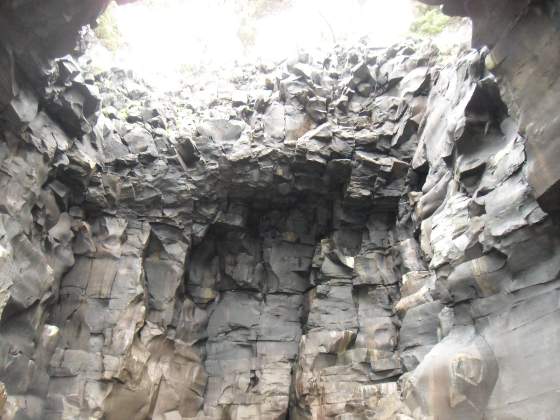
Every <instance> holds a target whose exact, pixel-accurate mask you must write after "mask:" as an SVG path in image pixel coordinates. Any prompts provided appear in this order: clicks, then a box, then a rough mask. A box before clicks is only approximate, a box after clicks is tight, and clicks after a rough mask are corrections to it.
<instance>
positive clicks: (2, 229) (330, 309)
mask: <svg viewBox="0 0 560 420" xmlns="http://www.w3.org/2000/svg"><path fill="white" fill-rule="evenodd" d="M70 3H71V2H70ZM14 4H15V3H11V6H9V7H15V6H14ZM91 4H92V5H95V7H98V8H99V7H101V5H100V4H97V5H96V4H95V2H92V3H91ZM451 4H452V3H450V5H451ZM453 4H455V3H453ZM456 4H459V3H456ZM88 5H89V3H88ZM471 6H472V4H471ZM2 7H8V6H7V5H6V6H2ZM22 7H23V6H22ZM29 7H31V6H29ZM75 7H76V14H73V13H69V14H68V19H67V21H66V22H73V19H74V18H72V16H75V19H77V20H76V25H78V23H77V22H80V24H81V23H83V19H85V17H84V16H89V14H87V13H86V14H83V13H85V10H86V9H84V8H79V7H78V5H77V4H76V5H75ZM448 7H451V6H448ZM39 10H40V9H38V10H37V13H39ZM70 10H72V9H70ZM78 10H80V11H79V13H78ZM92 10H95V9H92ZM447 10H452V9H447ZM456 10H458V9H456ZM10 13H16V12H15V11H14V10H11V11H10ZM88 13H89V12H88ZM92 13H93V15H92V16H94V15H95V13H94V12H93V11H92ZM31 16H34V15H33V14H31V15H28V17H27V18H29V19H30V18H31ZM27 18H26V19H27ZM21 19H23V18H21ZM48 21H49V22H50V19H48ZM53 25H54V26H53V28H58V29H57V30H62V29H61V28H66V30H68V28H72V26H68V27H65V26H57V25H56V24H53ZM49 33H50V31H45V32H44V34H46V35H44V36H45V37H46V38H45V39H51V38H50V36H51V35H49ZM52 33H53V34H54V33H57V31H56V30H54V29H53V32H52ZM41 36H43V35H41ZM53 36H54V35H53ZM7 39H8V41H6V42H5V48H4V50H5V51H6V53H5V54H4V55H2V54H3V53H0V58H1V59H0V66H2V68H3V69H5V71H3V72H1V73H0V74H2V75H3V76H1V77H2V78H1V79H0V82H1V83H0V87H1V89H0V97H1V98H2V100H4V99H5V101H4V102H2V103H3V104H5V106H4V107H3V108H2V111H1V114H0V120H1V123H0V136H1V139H0V140H1V141H0V156H1V160H0V162H1V163H0V193H1V196H2V197H3V198H2V200H1V201H0V203H1V204H2V205H1V206H0V381H1V382H0V413H1V416H2V419H4V418H6V419H43V418H45V419H53V420H54V419H76V418H80V419H81V418H88V419H89V418H99V419H101V418H104V419H126V418H130V419H145V418H153V419H165V420H170V419H192V418H196V419H284V418H290V419H338V420H348V419H365V418H373V419H377V420H389V419H401V420H405V419H428V418H436V419H461V420H462V419H473V420H474V419H480V420H482V419H489V418H492V419H506V418H507V419H510V418H511V419H513V418H515V419H533V418H535V413H539V414H538V416H540V417H539V418H555V416H556V412H557V409H558V398H557V394H558V391H559V388H560V382H559V381H558V380H557V378H558V376H559V374H560V372H559V369H560V368H559V366H560V360H559V357H560V356H559V354H560V353H559V352H558V348H559V347H560V344H559V343H558V339H557V337H559V336H560V332H559V331H558V328H559V327H558V325H560V322H559V319H558V313H559V302H560V300H559V296H558V291H559V283H558V275H559V273H560V252H559V251H560V249H559V247H560V236H559V232H558V229H557V227H556V226H555V224H554V223H553V221H552V220H551V218H550V216H549V215H547V213H545V212H544V211H543V210H542V209H541V207H540V206H539V204H538V202H537V200H536V198H535V192H534V190H533V188H532V184H531V179H532V178H531V168H532V166H531V160H530V159H527V156H526V147H527V142H526V140H525V137H524V136H523V135H522V134H520V132H519V128H518V127H519V124H518V123H516V116H517V114H516V113H515V111H514V110H512V109H511V102H510V101H509V100H508V99H507V97H504V99H502V96H501V93H500V87H499V85H498V84H497V80H496V79H495V77H494V76H493V75H492V74H491V73H489V71H488V68H487V66H488V65H490V64H491V62H492V58H488V56H487V55H486V54H487V52H486V51H485V50H481V51H472V52H470V53H468V54H465V55H464V56H462V57H460V58H458V60H457V62H456V63H455V64H454V65H450V66H447V67H445V68H440V67H439V66H438V65H437V64H436V61H435V59H436V56H437V53H436V52H435V51H433V50H432V49H430V48H428V47H426V46H423V45H420V44H414V43H410V44H406V45H401V46H395V47H393V48H390V49H387V50H376V49H369V48H367V46H364V45H361V46H359V47H356V48H354V49H349V50H343V49H340V50H337V51H334V52H333V53H332V54H330V56H329V57H323V58H322V59H321V60H316V59H313V58H311V57H310V56H308V55H302V56H300V57H298V58H297V59H294V60H291V61H288V62H286V64H285V66H282V67H280V68H276V69H268V70H262V69H261V70H257V69H254V68H245V69H243V71H242V77H240V78H237V79H236V80H235V81H234V82H230V83H227V84H226V85H225V88H220V89H213V90H212V93H211V94H208V93H206V94H202V95H197V94H196V92H197V89H196V88H193V89H191V90H190V91H188V92H186V93H185V92H178V93H175V94H173V95H169V96H166V97H157V96H156V95H155V94H154V93H153V92H151V90H150V89H149V88H148V87H146V86H144V85H143V84H142V83H141V82H139V81H138V80H135V79H134V77H133V76H132V75H131V74H127V73H126V72H124V71H120V70H118V69H113V70H111V71H110V72H106V73H99V74H95V75H93V74H90V73H89V72H88V70H87V69H85V71H82V70H81V69H80V66H79V65H78V64H77V63H76V62H75V61H74V60H73V59H71V58H69V57H65V58H62V59H58V60H56V62H54V63H53V66H54V67H53V72H52V77H48V78H46V79H40V78H35V76H33V74H34V73H33V72H32V71H28V70H25V71H23V72H22V71H21V69H24V68H25V67H24V66H25V65H24V64H23V63H25V62H26V61H25V60H24V59H23V58H21V57H19V56H15V55H14V53H13V51H14V49H13V48H12V47H11V45H12V44H10V42H11V41H9V38H7ZM29 42H30V45H40V44H37V42H38V41H36V40H31V41H29ZM4 50H2V51H4ZM49 54H51V52H48V51H45V57H48V56H49ZM325 58H326V59H325ZM488 63H490V64H488ZM31 68H32V69H34V70H37V69H39V68H40V67H33V66H32V67H30V69H31ZM502 91H503V89H502ZM1 95H4V96H1ZM506 104H507V105H506ZM508 106H509V108H508ZM529 142H530V140H529ZM537 196H538V197H541V196H540V195H539V194H538V191H537Z"/></svg>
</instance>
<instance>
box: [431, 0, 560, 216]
mask: <svg viewBox="0 0 560 420" xmlns="http://www.w3.org/2000/svg"><path fill="white" fill-rule="evenodd" d="M422 1H423V2H425V3H429V4H443V10H444V11H445V12H446V13H448V14H451V15H460V16H469V17H471V18H472V20H473V46H474V47H476V48H479V47H482V46H487V47H488V48H489V49H490V54H489V56H488V58H487V61H488V63H487V64H488V65H489V67H490V68H491V70H492V71H493V72H494V73H495V74H496V76H497V77H498V78H499V85H500V90H501V91H502V96H503V98H504V101H505V102H506V103H507V104H508V107H509V110H510V113H511V114H512V116H514V117H515V119H516V121H517V122H518V124H519V130H520V132H521V133H523V135H524V136H525V137H526V138H527V139H528V142H527V154H528V165H529V168H528V176H529V183H530V185H531V187H532V188H533V190H534V194H535V196H536V197H537V199H538V200H539V203H540V204H541V205H542V206H543V208H545V209H546V210H547V211H548V212H549V213H551V214H554V215H555V217H557V216H558V211H559V210H560V204H559V203H560V169H559V168H558V165H557V164H556V161H557V160H558V156H559V155H560V146H559V143H558V141H557V139H556V133H557V132H558V121H557V119H556V118H550V115H554V114H555V112H556V110H557V109H558V105H559V103H558V95H556V94H554V92H556V90H557V88H558V75H557V73H556V72H555V71H553V70H551V69H554V68H557V67H558V54H557V51H558V45H559V44H560V32H559V31H558V28H559V23H560V21H559V14H558V13H559V10H560V4H559V3H558V1H557V0H515V1H509V0H497V1H491V2H488V1H483V0H422Z"/></svg>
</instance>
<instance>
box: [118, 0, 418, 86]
mask: <svg viewBox="0 0 560 420" xmlns="http://www.w3.org/2000/svg"><path fill="white" fill-rule="evenodd" d="M158 2H159V4H158ZM293 3H294V6H293V7H292V8H290V9H288V10H286V11H284V12H281V13H278V14H275V15H272V16H268V17H265V18H263V19H262V20H260V21H259V23H258V26H257V43H256V46H255V48H254V49H253V50H252V51H251V54H254V55H256V56H259V57H261V58H263V59H264V60H279V59H282V58H285V57H287V56H290V55H292V54H294V53H295V52H297V51H298V49H309V48H313V47H317V46H318V45H321V44H322V45H325V43H326V42H327V43H332V35H331V31H330V29H329V25H330V26H331V27H332V30H333V32H334V33H335V35H336V38H337V41H344V40H345V39H346V40H349V41H353V40H357V39H359V38H360V37H362V36H364V35H368V36H369V37H370V39H371V40H373V41H374V43H375V44H378V45H387V44H391V43H393V42H396V41H397V40H398V39H399V38H400V37H402V36H404V35H405V34H406V33H407V30H408V28H409V26H410V23H411V20H412V1H411V0H294V2H293ZM234 4H235V0H152V1H151V2H150V3H149V4H148V3H143V2H142V1H140V2H137V3H132V4H128V5H125V6H119V7H116V8H115V10H114V11H113V13H114V15H115V17H116V19H117V22H118V25H119V28H120V31H121V33H122V34H123V36H124V38H125V41H126V42H127V44H128V45H129V47H128V48H127V50H126V52H125V51H119V57H121V59H122V60H123V61H124V63H123V64H124V65H127V66H130V67H133V68H135V69H136V70H137V72H139V73H141V74H142V75H143V76H144V77H147V78H148V79H152V78H153V77H149V76H154V75H156V74H159V76H160V78H161V76H164V77H171V76H170V74H172V73H173V72H174V71H175V70H177V69H178V68H180V67H181V66H184V65H200V64H204V65H206V64H209V63H213V64H217V65H226V66H227V65H231V64H232V63H234V62H235V60H238V61H243V59H244V52H243V46H242V44H241V42H240V40H239V38H238V35H237V33H238V28H239V19H240V17H239V15H238V14H237V13H236V11H235V8H234ZM327 22H328V24H327ZM327 45H328V44H327ZM123 57H124V58H123ZM138 69H141V71H138Z"/></svg>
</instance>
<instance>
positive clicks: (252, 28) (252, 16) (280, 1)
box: [237, 0, 294, 49]
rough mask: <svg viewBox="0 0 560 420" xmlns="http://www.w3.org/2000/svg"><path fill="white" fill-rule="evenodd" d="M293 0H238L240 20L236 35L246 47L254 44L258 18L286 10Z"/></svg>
mask: <svg viewBox="0 0 560 420" xmlns="http://www.w3.org/2000/svg"><path fill="white" fill-rule="evenodd" d="M293 1H294V0H239V1H237V10H238V13H239V15H240V16H241V22H240V24H239V29H238V31H237V36H238V37H239V39H240V40H241V43H242V44H243V46H244V47H245V48H246V49H248V48H250V47H252V46H253V45H255V42H256V36H257V33H256V32H257V27H256V23H257V21H258V20H259V19H261V18H263V17H266V16H269V15H272V14H274V13H277V12H281V11H283V10H286V9H287V8H288V7H290V5H291V4H292V2H293Z"/></svg>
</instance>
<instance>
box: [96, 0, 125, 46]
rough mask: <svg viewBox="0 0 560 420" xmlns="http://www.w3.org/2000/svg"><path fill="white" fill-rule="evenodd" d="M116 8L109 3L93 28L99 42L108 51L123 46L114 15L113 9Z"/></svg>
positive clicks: (113, 4)
mask: <svg viewBox="0 0 560 420" xmlns="http://www.w3.org/2000/svg"><path fill="white" fill-rule="evenodd" d="M115 7H117V6H116V5H115V3H113V2H111V4H110V5H109V7H107V10H105V13H103V14H102V15H101V16H100V17H99V19H97V26H96V27H95V35H96V36H97V38H98V39H99V41H100V42H101V43H102V44H103V45H104V46H105V48H107V49H108V50H109V51H113V52H115V51H117V50H118V49H119V48H121V47H122V46H123V45H124V40H123V36H122V34H121V32H120V31H119V27H118V25H117V20H116V18H115V15H114V8H115Z"/></svg>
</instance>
